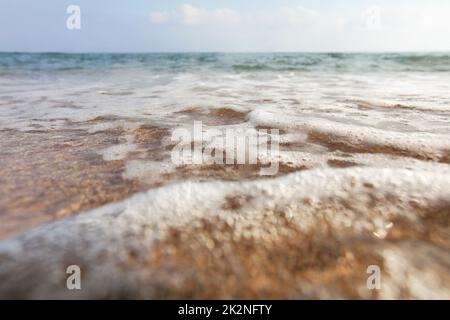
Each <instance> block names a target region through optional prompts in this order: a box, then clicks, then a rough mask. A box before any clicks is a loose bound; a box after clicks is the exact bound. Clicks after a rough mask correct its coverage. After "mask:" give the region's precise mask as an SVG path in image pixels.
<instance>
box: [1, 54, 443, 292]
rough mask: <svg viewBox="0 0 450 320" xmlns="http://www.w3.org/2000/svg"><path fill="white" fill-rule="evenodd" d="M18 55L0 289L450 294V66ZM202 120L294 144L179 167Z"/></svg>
mask: <svg viewBox="0 0 450 320" xmlns="http://www.w3.org/2000/svg"><path fill="white" fill-rule="evenodd" d="M7 55H8V54H5V53H1V54H0V61H10V60H8V59H11V57H10V56H7ZM10 55H14V54H10ZM16 55H18V56H16V57H14V59H16V60H20V61H21V63H20V65H19V64H17V65H14V64H11V65H8V66H9V67H8V68H9V69H8V68H7V69H8V70H9V71H8V72H6V71H4V72H0V97H1V100H0V138H1V139H0V150H1V155H0V159H1V162H2V166H1V167H0V217H1V221H2V223H1V224H0V297H1V298H29V299H34V298H38V299H39V298H62V299H73V298H89V299H104V298H126V299H130V298H139V299H142V298H149V299H174V298H178V299H180V298H181V299H450V285H449V284H450V273H449V270H450V250H449V249H450V229H449V228H450V220H449V217H450V126H449V125H448V119H450V107H449V103H450V96H449V92H450V85H449V84H450V78H449V76H448V72H442V71H439V70H441V68H442V66H445V65H446V61H448V59H449V58H448V55H438V54H436V55H431V56H429V57H423V56H422V59H425V58H426V59H428V60H426V61H427V62H426V64H425V63H424V64H423V65H422V64H420V61H422V60H420V59H416V58H414V56H413V57H411V56H409V55H407V54H405V55H401V54H399V55H342V56H337V55H329V54H309V55H308V54H303V55H302V54H260V55H257V54H254V55H253V54H247V55H245V54H243V55H239V54H235V55H233V54H165V55H164V54H161V55H156V54H154V55H152V54H148V55H126V54H124V55H105V54H104V55H102V54H98V55H91V56H84V57H81V56H83V55H63V54H60V55H58V54H56V56H52V54H49V55H48V56H45V55H43V54H39V55H38V54H36V55H33V54H28V55H27V54H16ZM413 58H414V59H413ZM2 59H3V60H2ZM43 59H44V60H45V59H49V61H50V60H51V61H53V62H52V66H55V65H56V66H58V65H59V66H60V67H59V69H58V68H56V69H52V70H47V69H45V68H44V67H43V68H44V69H39V70H37V71H36V70H34V71H33V70H32V68H31V67H29V68H28V67H27V64H28V65H30V66H31V65H33V64H32V63H33V62H34V61H36V60H39V61H42V60H43ZM383 59H384V60H383ZM305 60H307V62H308V63H306V62H305ZM385 60H386V61H389V62H390V63H386V62H384V63H383V62H380V61H385ZM23 61H25V62H23ZM55 61H56V62H55ZM86 61H87V62H86ZM99 61H102V63H103V65H102V67H98V65H99ZM105 61H106V63H105ZM205 61H206V62H205ZM311 61H316V64H312V62H311ZM398 61H401V63H399V62H398ZM430 61H431V62H430ZM8 63H9V62H8ZM375 63H379V66H378V68H375V67H374V66H373V65H374V64H375ZM5 64H6V62H5ZM68 65H70V66H72V65H77V66H79V68H78V69H71V68H69V69H68V68H67V66H68ZM354 65H358V67H357V68H356V67H355V69H354V68H353V66H354ZM361 65H362V66H361ZM447 67H448V65H447ZM3 68H5V67H3ZM433 68H435V69H433ZM11 70H12V71H11ZM195 122H201V124H202V130H203V131H205V132H206V131H207V130H211V129H214V130H217V132H219V133H220V132H225V131H226V130H228V129H233V130H236V132H240V134H242V135H245V134H246V133H248V132H256V133H261V132H263V134H264V136H265V137H266V136H267V137H268V138H269V139H271V144H270V145H271V146H272V145H273V144H274V141H277V143H278V142H279V152H277V153H276V154H275V153H268V154H264V155H260V154H258V160H260V161H262V160H264V159H265V162H264V161H262V162H258V163H257V164H250V163H244V164H240V163H237V161H236V162H235V163H233V164H227V163H225V161H224V163H221V164H217V163H214V164H211V163H209V162H207V161H206V160H208V159H206V158H205V157H204V158H203V160H204V163H201V164H194V163H186V164H178V163H174V161H173V150H174V148H175V146H176V144H177V142H179V141H176V139H175V140H174V132H176V130H180V129H183V130H185V131H187V132H192V130H193V129H192V128H193V126H194V123H195ZM272 130H276V132H277V135H276V140H274V139H275V134H274V132H275V131H272ZM193 137H194V139H193V140H192V145H194V143H195V142H196V141H195V134H193ZM256 141H257V142H256V145H257V146H258V147H261V143H260V140H256ZM250 145H251V142H248V144H247V146H250ZM188 146H189V148H190V147H191V144H190V143H189V144H188ZM209 146H211V145H209ZM214 146H215V147H217V146H216V145H214ZM221 148H222V146H221V147H220V148H219V147H217V148H216V149H215V153H214V155H215V156H217V154H218V153H217V152H218V151H217V150H219V151H220V152H222V151H223V150H222V149H221ZM205 149H206V147H205V145H204V146H203V147H201V151H203V152H204V151H205ZM225 151H226V152H223V153H222V155H221V156H220V157H222V156H223V158H224V159H225V158H226V157H227V156H229V152H228V151H229V150H225ZM247 153H248V150H247ZM245 156H247V158H248V157H249V155H248V154H244V158H245ZM264 157H265V158H264ZM263 158H264V159H263ZM205 159H206V160H205ZM273 163H276V164H277V171H276V174H274V175H270V176H267V175H261V169H262V168H267V167H268V166H269V164H273ZM69 265H78V266H80V268H81V270H82V274H83V281H82V285H83V290H80V291H77V290H75V291H70V290H67V288H66V285H65V281H66V278H67V273H66V268H67V266H69ZM373 265H376V266H379V267H380V269H381V273H382V284H383V285H382V288H381V289H380V290H370V288H368V287H367V283H366V280H367V277H368V273H367V268H368V267H369V266H373Z"/></svg>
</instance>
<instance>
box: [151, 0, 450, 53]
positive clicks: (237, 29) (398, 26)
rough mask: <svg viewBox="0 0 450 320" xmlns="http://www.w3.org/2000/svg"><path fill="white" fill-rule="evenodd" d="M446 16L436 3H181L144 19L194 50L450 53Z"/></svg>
mask: <svg viewBox="0 0 450 320" xmlns="http://www.w3.org/2000/svg"><path fill="white" fill-rule="evenodd" d="M449 15H450V3H446V2H442V1H438V0H435V1H433V2H431V1H430V2H429V3H423V2H414V3H412V2H411V3H409V4H403V5H401V4H398V3H397V4H395V3H391V4H385V5H383V6H379V7H375V6H372V7H364V6H360V7H342V8H338V9H335V10H333V11H329V10H325V9H321V10H317V9H311V8H306V7H303V6H284V7H280V8H278V9H273V10H263V9H262V10H253V11H238V10H234V9H230V8H217V9H206V8H201V7H197V6H193V5H190V4H184V5H181V6H180V7H178V8H177V9H176V10H174V11H155V12H152V13H151V14H150V20H151V22H152V23H154V24H167V25H171V26H173V28H171V29H170V30H172V31H166V32H173V33H172V34H171V36H170V39H172V40H171V41H173V42H174V43H189V44H190V45H192V46H195V47H189V48H190V49H193V48H195V50H200V51H201V50H204V51H208V50H218V51H220V50H224V51H228V50H230V51H234V50H238V51H239V50H243V51H378V50H381V51H383V50H384V51H416V50H430V51H431V50H450V47H449V45H450V44H449V42H448V41H447V40H448V39H447V38H448V34H449V32H450V19H448V16H449ZM199 26H201V28H198V27H199ZM177 41H178V42H177Z"/></svg>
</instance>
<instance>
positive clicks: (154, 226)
mask: <svg viewBox="0 0 450 320" xmlns="http://www.w3.org/2000/svg"><path fill="white" fill-rule="evenodd" d="M368 185H370V187H368ZM235 196H239V197H244V198H245V197H247V196H248V197H247V198H248V199H249V200H248V201H249V202H248V203H246V204H243V205H242V207H241V208H239V209H237V210H236V211H229V209H227V208H226V207H224V203H226V199H227V198H228V197H235ZM449 198H450V174H449V173H448V172H447V173H445V172H442V171H439V170H438V171H432V170H427V171H423V170H406V169H370V168H352V169H343V170H338V171H336V170H331V169H323V170H310V171H307V172H301V173H294V174H291V175H288V176H285V177H279V178H275V179H268V180H264V181H256V182H236V183H225V182H210V183H181V184H175V185H169V186H166V187H162V188H158V189H153V190H149V191H148V192H145V193H140V194H137V195H134V196H132V197H131V198H129V199H127V200H125V201H121V202H118V203H114V204H110V205H106V206H104V207H101V208H98V209H94V210H92V211H90V212H87V213H83V214H80V215H78V216H76V217H74V218H69V219H65V220H62V221H58V222H55V223H52V224H50V225H48V226H44V227H41V228H38V229H36V230H34V231H31V232H28V233H26V234H24V235H23V236H19V237H16V238H13V239H10V240H8V241H3V242H2V243H0V260H1V261H3V263H2V264H1V265H0V279H1V280H2V281H1V282H0V295H1V294H3V295H8V293H11V292H12V291H13V290H16V291H20V292H22V291H23V292H24V294H25V292H26V295H27V296H28V297H35V298H36V297H56V296H58V297H64V296H67V295H70V294H71V293H69V292H67V291H66V290H63V289H61V288H60V279H61V277H62V276H63V274H64V271H65V266H66V265H67V264H68V263H73V262H74V261H76V262H77V264H81V265H83V266H84V267H85V269H86V275H85V278H84V279H85V280H84V281H85V282H84V283H85V290H84V291H82V292H80V293H79V295H80V296H82V297H96V296H101V294H106V293H108V294H109V295H112V296H114V295H115V294H118V292H117V290H122V289H123V288H124V287H125V288H131V289H133V290H139V283H137V282H136V281H138V280H137V279H139V277H140V276H142V273H146V277H150V279H151V270H143V269H128V267H126V265H127V261H128V254H129V252H130V251H131V250H132V251H133V252H137V258H138V259H145V257H146V256H148V254H149V252H151V250H152V249H151V247H152V243H153V241H154V240H155V239H158V238H161V237H164V236H165V235H166V231H167V230H168V229H169V228H171V227H178V228H180V227H181V228H182V227H183V226H188V225H192V223H194V222H195V221H196V220H197V219H201V218H212V217H214V216H216V217H220V218H221V219H223V220H224V221H228V220H230V219H231V221H233V222H234V224H235V230H234V232H235V233H236V235H237V236H240V235H241V236H242V235H243V234H246V233H248V230H249V229H248V227H249V226H254V227H256V228H253V229H252V230H254V232H253V233H252V234H251V236H252V237H256V238H258V237H259V236H260V235H259V231H258V230H259V229H258V225H259V221H261V219H262V218H263V217H265V216H267V215H269V216H270V215H273V214H274V212H279V211H284V212H285V213H286V215H287V217H289V219H291V220H292V221H293V222H295V223H296V224H298V225H299V227H300V228H302V229H304V230H308V229H310V228H313V227H314V226H315V225H317V224H318V223H320V222H321V221H323V220H324V219H325V220H326V221H327V222H328V223H330V225H331V226H332V227H333V229H334V230H335V232H337V233H342V234H345V233H347V232H349V230H352V232H357V231H359V232H374V233H375V234H383V231H384V228H387V227H389V225H390V221H391V219H393V218H396V217H399V216H401V217H404V218H406V219H408V220H411V221H415V219H417V217H418V216H417V211H416V210H415V209H414V208H413V207H412V206H417V205H424V206H426V205H428V204H430V203H431V204H432V203H439V202H441V201H448V199H449ZM349 201H350V202H351V203H352V206H351V208H349V209H347V210H345V209H342V210H338V211H336V210H326V209H323V205H327V204H335V205H337V204H339V203H341V202H343V203H345V202H349ZM374 201H376V207H374ZM320 208H322V209H320ZM317 210H319V211H317ZM349 228H350V229H349ZM246 230H247V231H246ZM124 267H125V268H127V270H128V272H127V273H126V274H124V273H123V268H124ZM148 272H150V273H149V274H148ZM13 274H15V275H20V277H19V276H17V277H13V276H12V275H13ZM114 281H115V282H114ZM105 283H111V285H108V286H105ZM440 296H442V292H441V295H440Z"/></svg>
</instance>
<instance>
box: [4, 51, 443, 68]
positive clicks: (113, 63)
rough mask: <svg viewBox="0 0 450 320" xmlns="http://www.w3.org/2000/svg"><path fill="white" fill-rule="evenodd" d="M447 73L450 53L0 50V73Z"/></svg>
mask: <svg viewBox="0 0 450 320" xmlns="http://www.w3.org/2000/svg"><path fill="white" fill-rule="evenodd" d="M117 68H130V69H133V68H134V69H147V70H157V71H166V72H171V71H185V72H193V71H198V70H203V71H208V70H211V71H235V72H255V71H267V72H271V71H275V72H294V71H298V72H308V71H322V72H377V71H386V72H389V71H393V72H396V71H401V72H410V71H415V72H446V71H450V54H448V53H429V54H422V53H420V54H419V53H374V54H365V53H364V54H363V53H257V54H256V53H253V54H251V53H248V54H243V53H236V54H232V53H167V54H163V53H146V54H144V53H141V54H137V53H136V54H119V53H115V54H114V53H98V54H93V53H89V54H68V53H0V71H2V72H20V71H62V72H63V71H71V70H78V69H86V70H90V69H92V70H98V69H100V70H107V69H117Z"/></svg>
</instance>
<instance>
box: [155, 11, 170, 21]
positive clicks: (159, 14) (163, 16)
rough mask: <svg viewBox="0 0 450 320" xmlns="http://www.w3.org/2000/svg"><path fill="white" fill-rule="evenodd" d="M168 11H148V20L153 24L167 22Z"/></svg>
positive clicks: (168, 17)
mask: <svg viewBox="0 0 450 320" xmlns="http://www.w3.org/2000/svg"><path fill="white" fill-rule="evenodd" d="M169 20H170V13H169V12H164V11H153V12H150V21H151V22H152V23H154V24H161V23H166V22H169Z"/></svg>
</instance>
